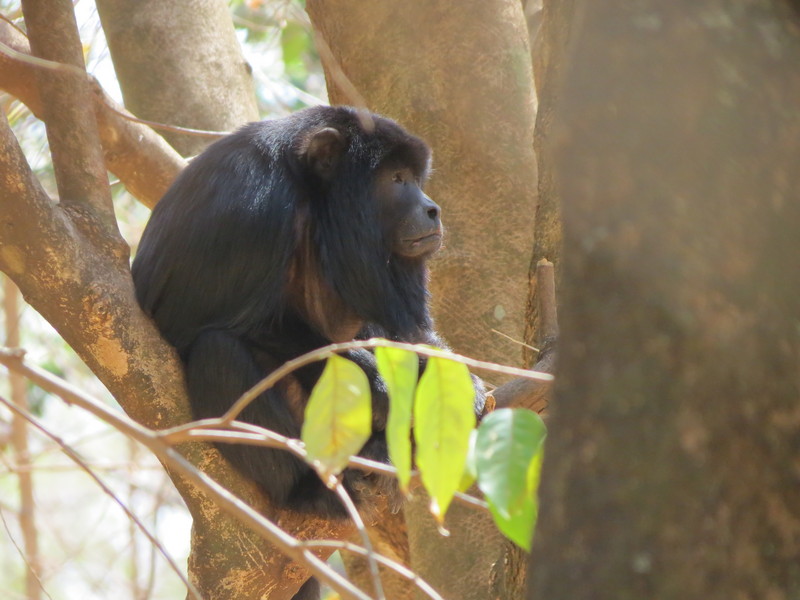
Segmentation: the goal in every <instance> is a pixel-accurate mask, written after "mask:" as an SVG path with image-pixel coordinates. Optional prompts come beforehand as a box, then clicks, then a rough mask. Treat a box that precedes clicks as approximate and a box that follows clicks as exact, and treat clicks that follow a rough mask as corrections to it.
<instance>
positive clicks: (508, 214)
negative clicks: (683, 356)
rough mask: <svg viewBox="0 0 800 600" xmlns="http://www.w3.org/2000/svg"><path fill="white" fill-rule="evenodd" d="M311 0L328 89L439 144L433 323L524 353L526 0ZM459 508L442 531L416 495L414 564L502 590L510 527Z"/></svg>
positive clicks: (454, 588)
mask: <svg viewBox="0 0 800 600" xmlns="http://www.w3.org/2000/svg"><path fill="white" fill-rule="evenodd" d="M307 7H308V11H309V14H310V15H311V19H312V22H313V24H314V27H315V29H316V30H317V32H318V34H319V37H320V38H321V40H322V43H320V44H319V45H320V46H322V45H323V44H324V47H322V48H321V56H322V58H323V65H324V67H325V70H326V76H327V81H328V91H329V96H330V99H331V102H332V103H341V104H357V103H359V102H364V103H365V105H366V106H367V107H368V108H369V109H371V110H373V111H376V112H380V113H384V114H387V115H388V116H390V117H392V118H395V119H397V120H398V121H400V122H401V123H402V124H403V125H404V126H406V127H408V128H409V129H410V130H411V131H413V132H415V133H416V134H418V135H420V136H421V137H423V138H424V139H426V140H427V141H428V142H429V143H430V144H431V146H432V147H433V156H434V168H435V174H434V176H433V177H432V179H431V181H430V184H429V186H428V192H429V193H430V194H431V196H432V197H433V198H434V200H435V201H436V202H438V203H439V204H440V205H441V206H442V208H443V213H444V221H445V226H446V228H447V231H448V234H447V240H446V248H445V249H444V250H443V251H442V252H440V255H439V257H438V258H437V259H435V260H434V261H433V263H434V264H433V276H432V280H431V290H432V294H433V312H434V316H435V318H436V321H437V324H438V329H439V330H440V331H441V332H442V334H443V336H444V337H445V339H446V340H447V341H448V343H450V344H451V345H452V346H453V348H454V349H455V350H456V351H458V352H461V353H464V354H467V355H470V356H474V357H477V358H482V359H486V360H492V361H496V362H502V363H517V364H518V363H519V362H520V360H521V354H522V352H521V348H520V346H519V344H517V343H514V342H512V341H509V340H508V339H507V338H505V337H502V336H500V335H497V334H496V333H493V332H492V330H493V329H497V330H499V331H502V332H503V333H505V334H507V335H509V336H511V337H512V338H514V339H516V340H521V339H522V336H523V332H524V318H525V304H526V300H527V296H528V267H529V265H530V253H531V241H532V236H533V224H534V214H535V210H536V162H535V159H534V156H533V124H534V108H535V102H534V93H533V78H532V68H531V62H530V48H529V45H528V37H527V28H526V24H525V19H524V15H523V13H522V6H521V3H520V2H519V1H518V0H491V1H487V0H469V1H467V2H461V3H458V4H454V3H452V2H446V1H444V0H439V1H436V2H429V1H422V0H413V1H412V2H403V3H401V2H363V1H361V0H332V1H331V0H325V1H321V0H314V1H312V0H309V2H308V3H307ZM318 42H319V40H318ZM325 47H329V48H330V52H329V53H326V52H325ZM353 90H354V91H355V93H354V91H353ZM451 513H452V514H451V515H449V516H448V526H449V528H450V532H451V537H449V538H444V537H442V536H440V535H439V534H438V533H437V532H436V529H435V527H434V526H433V520H432V519H431V518H429V517H426V514H427V506H426V499H425V498H418V499H416V500H415V501H413V502H412V503H411V505H410V506H408V507H407V510H406V517H407V525H408V530H409V539H410V541H411V560H412V566H413V568H414V569H415V570H416V571H417V572H418V573H420V574H421V575H422V576H423V577H424V578H425V579H426V580H428V581H429V582H430V583H431V584H432V585H433V586H434V587H435V588H436V589H437V590H438V591H439V592H440V593H442V595H443V596H444V597H445V598H448V599H455V598H458V599H459V600H470V599H473V598H474V599H476V600H477V599H481V600H484V599H486V598H490V597H491V598H495V597H498V596H496V595H495V592H494V591H493V585H494V582H495V581H496V580H497V576H496V575H497V569H502V568H503V565H502V564H501V561H502V556H503V551H504V548H505V546H504V542H503V538H502V536H500V534H499V533H498V532H497V529H496V527H495V526H494V525H493V524H492V522H491V520H490V519H489V518H488V516H486V515H485V514H482V513H479V512H476V511H474V510H472V509H468V508H464V507H461V506H454V507H452V508H451ZM499 597H502V596H499ZM507 597H508V598H512V597H513V596H507Z"/></svg>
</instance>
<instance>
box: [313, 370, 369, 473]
mask: <svg viewBox="0 0 800 600" xmlns="http://www.w3.org/2000/svg"><path fill="white" fill-rule="evenodd" d="M371 432H372V402H371V397H370V391H369V381H368V380H367V376H366V374H365V373H364V371H363V370H362V369H361V368H360V367H359V366H358V365H356V364H355V363H353V362H352V361H349V360H347V359H346V358H342V357H341V356H337V355H334V356H331V357H330V358H329V359H328V362H327V364H326V365H325V370H324V371H323V372H322V376H321V377H320V378H319V381H318V382H317V385H315V386H314V389H313V390H311V397H310V398H309V400H308V405H307V406H306V411H305V419H304V421H303V429H302V432H301V437H302V440H303V442H304V443H305V445H306V451H307V452H308V459H309V460H310V461H312V462H314V461H316V462H317V463H318V468H319V469H320V471H321V472H322V473H323V475H327V474H336V473H339V472H340V471H342V469H344V467H345V466H346V465H347V461H348V459H349V458H350V457H351V456H352V455H354V454H357V453H358V451H359V450H361V448H362V446H363V445H364V443H365V442H366V441H367V440H368V439H369V436H370V434H371Z"/></svg>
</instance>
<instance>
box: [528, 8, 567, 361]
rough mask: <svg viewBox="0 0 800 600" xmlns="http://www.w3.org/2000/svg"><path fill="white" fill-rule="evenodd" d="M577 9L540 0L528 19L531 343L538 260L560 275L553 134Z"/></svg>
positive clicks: (536, 304) (531, 340)
mask: <svg viewBox="0 0 800 600" xmlns="http://www.w3.org/2000/svg"><path fill="white" fill-rule="evenodd" d="M573 13H574V2H573V0H542V11H541V16H540V17H539V13H533V17H534V18H533V21H534V22H533V23H532V22H531V21H532V19H531V18H529V19H528V27H529V28H531V27H536V26H537V24H538V25H539V27H538V34H537V35H536V37H535V39H534V44H533V48H532V59H533V75H534V79H535V82H536V94H537V97H538V102H539V103H538V109H537V112H536V128H535V130H534V141H533V148H534V151H535V152H536V163H537V165H538V174H539V178H538V190H539V203H538V204H537V206H536V223H535V235H534V244H533V255H532V258H531V266H530V295H529V299H528V307H527V312H526V315H527V317H526V319H525V341H526V342H527V343H528V344H533V343H534V342H535V341H536V340H537V339H538V338H540V337H541V336H540V335H539V332H538V331H537V329H538V327H539V324H538V323H539V319H540V317H539V289H538V287H539V286H538V283H539V282H538V281H537V277H536V265H537V263H538V262H539V261H540V260H542V259H546V260H549V261H550V262H552V263H553V265H554V266H555V270H556V281H560V279H561V243H562V231H561V198H560V197H559V194H558V187H557V182H556V179H555V173H554V164H553V155H552V149H551V142H550V138H551V136H552V133H553V119H554V116H555V108H556V106H557V105H558V97H559V92H560V89H561V80H562V73H563V70H564V68H565V67H566V65H567V52H566V49H567V44H568V43H569V38H570V33H571V29H572V27H573ZM539 23H540V24H539ZM535 358H536V357H535V353H533V352H527V351H526V352H525V365H526V366H529V365H531V364H533V362H534V361H535Z"/></svg>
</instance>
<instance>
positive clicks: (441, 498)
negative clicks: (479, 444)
mask: <svg viewBox="0 0 800 600" xmlns="http://www.w3.org/2000/svg"><path fill="white" fill-rule="evenodd" d="M474 399H475V388H474V387H473V385H472V378H471V377H470V375H469V370H468V369H467V367H466V365H463V364H461V363H458V362H455V361H453V360H449V359H446V358H439V357H431V358H429V359H428V363H427V365H426V367H425V371H424V372H423V373H422V377H420V380H419V386H417V394H416V400H415V402H414V439H415V440H416V443H417V467H418V468H419V470H420V476H421V478H422V483H423V485H424V486H425V489H426V490H428V494H430V496H431V512H432V513H433V516H434V517H436V519H437V520H438V521H439V522H440V523H441V522H443V521H444V515H445V513H446V512H447V508H448V507H449V506H450V502H451V501H452V499H453V495H454V494H455V492H456V490H457V489H458V487H459V484H460V483H461V477H462V475H463V473H464V465H465V463H466V460H467V452H468V450H469V436H470V432H471V431H472V429H473V428H474V427H475V410H474V407H473V402H474Z"/></svg>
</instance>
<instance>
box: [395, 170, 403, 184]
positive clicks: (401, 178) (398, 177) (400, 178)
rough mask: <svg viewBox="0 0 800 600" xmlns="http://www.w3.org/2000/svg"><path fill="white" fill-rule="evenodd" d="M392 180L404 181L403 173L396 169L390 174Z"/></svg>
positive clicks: (396, 181)
mask: <svg viewBox="0 0 800 600" xmlns="http://www.w3.org/2000/svg"><path fill="white" fill-rule="evenodd" d="M392 181H394V182H395V183H405V180H404V179H403V174H402V173H401V172H400V171H397V172H396V173H395V174H394V175H392Z"/></svg>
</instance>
